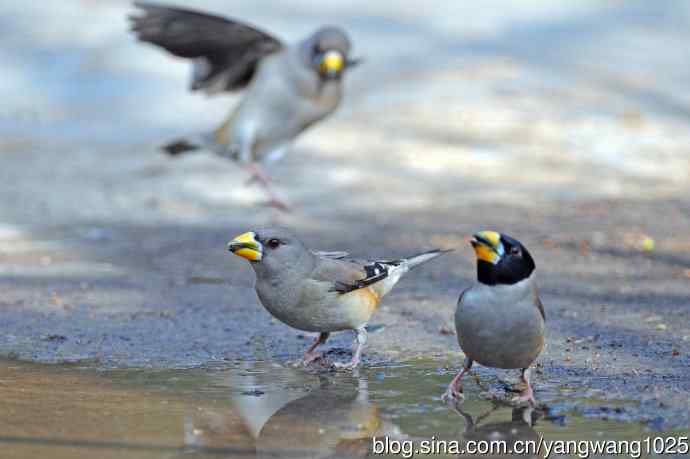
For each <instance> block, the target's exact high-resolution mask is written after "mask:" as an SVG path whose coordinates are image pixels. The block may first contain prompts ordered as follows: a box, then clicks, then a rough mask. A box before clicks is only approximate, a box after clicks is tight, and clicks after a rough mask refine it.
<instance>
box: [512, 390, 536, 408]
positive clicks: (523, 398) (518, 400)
mask: <svg viewBox="0 0 690 459" xmlns="http://www.w3.org/2000/svg"><path fill="white" fill-rule="evenodd" d="M511 402H512V403H514V404H516V405H522V404H525V403H528V404H530V405H532V406H537V401H536V400H535V398H534V392H532V388H531V387H528V388H527V389H525V390H524V391H522V392H520V395H518V396H516V397H513V398H512V400H511Z"/></svg>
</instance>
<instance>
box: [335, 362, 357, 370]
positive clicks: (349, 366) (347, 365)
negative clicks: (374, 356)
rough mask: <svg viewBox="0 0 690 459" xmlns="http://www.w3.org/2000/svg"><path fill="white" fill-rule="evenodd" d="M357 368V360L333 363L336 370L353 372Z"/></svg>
mask: <svg viewBox="0 0 690 459" xmlns="http://www.w3.org/2000/svg"><path fill="white" fill-rule="evenodd" d="M358 366H359V359H352V360H350V361H349V362H333V368H335V369H336V370H354V369H355V368H357V367H358Z"/></svg>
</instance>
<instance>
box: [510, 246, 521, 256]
mask: <svg viewBox="0 0 690 459" xmlns="http://www.w3.org/2000/svg"><path fill="white" fill-rule="evenodd" d="M510 254H511V255H513V256H516V257H519V256H520V255H521V253H520V248H519V247H513V248H512V249H510Z"/></svg>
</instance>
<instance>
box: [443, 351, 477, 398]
mask: <svg viewBox="0 0 690 459" xmlns="http://www.w3.org/2000/svg"><path fill="white" fill-rule="evenodd" d="M472 363H473V362H472V360H471V359H470V358H469V357H465V362H464V363H463V366H462V370H461V371H460V372H459V373H458V374H457V375H455V377H454V378H453V380H452V381H451V382H450V384H448V389H446V392H445V393H444V394H443V395H442V396H441V398H442V399H443V400H445V401H446V402H448V401H451V400H458V399H461V398H462V397H464V395H463V394H462V386H461V385H460V380H461V379H462V377H463V376H465V373H467V372H468V371H470V368H472Z"/></svg>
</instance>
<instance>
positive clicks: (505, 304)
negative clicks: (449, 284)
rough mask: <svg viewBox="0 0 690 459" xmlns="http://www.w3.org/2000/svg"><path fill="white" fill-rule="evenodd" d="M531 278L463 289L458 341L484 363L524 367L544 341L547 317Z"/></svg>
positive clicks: (536, 353) (458, 313) (459, 307)
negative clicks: (542, 314)
mask: <svg viewBox="0 0 690 459" xmlns="http://www.w3.org/2000/svg"><path fill="white" fill-rule="evenodd" d="M531 281H532V280H531V279H526V280H524V281H522V282H519V283H517V284H514V285H500V286H486V285H481V284H480V285H477V286H474V287H472V288H470V289H468V290H466V291H465V292H464V294H463V295H462V297H461V298H460V300H459V302H458V307H457V310H456V313H455V326H456V330H457V335H458V343H459V344H460V347H461V348H462V350H463V352H465V354H467V356H468V357H470V358H471V359H472V360H475V361H477V362H479V363H480V364H482V365H486V366H489V367H495V368H524V367H527V366H529V365H530V364H531V363H532V362H533V361H534V359H536V357H537V356H538V355H539V353H540V352H541V350H542V348H543V343H544V320H543V317H542V316H541V312H540V311H539V308H538V307H537V306H536V303H535V296H534V292H535V290H534V289H533V288H532V285H531Z"/></svg>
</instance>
